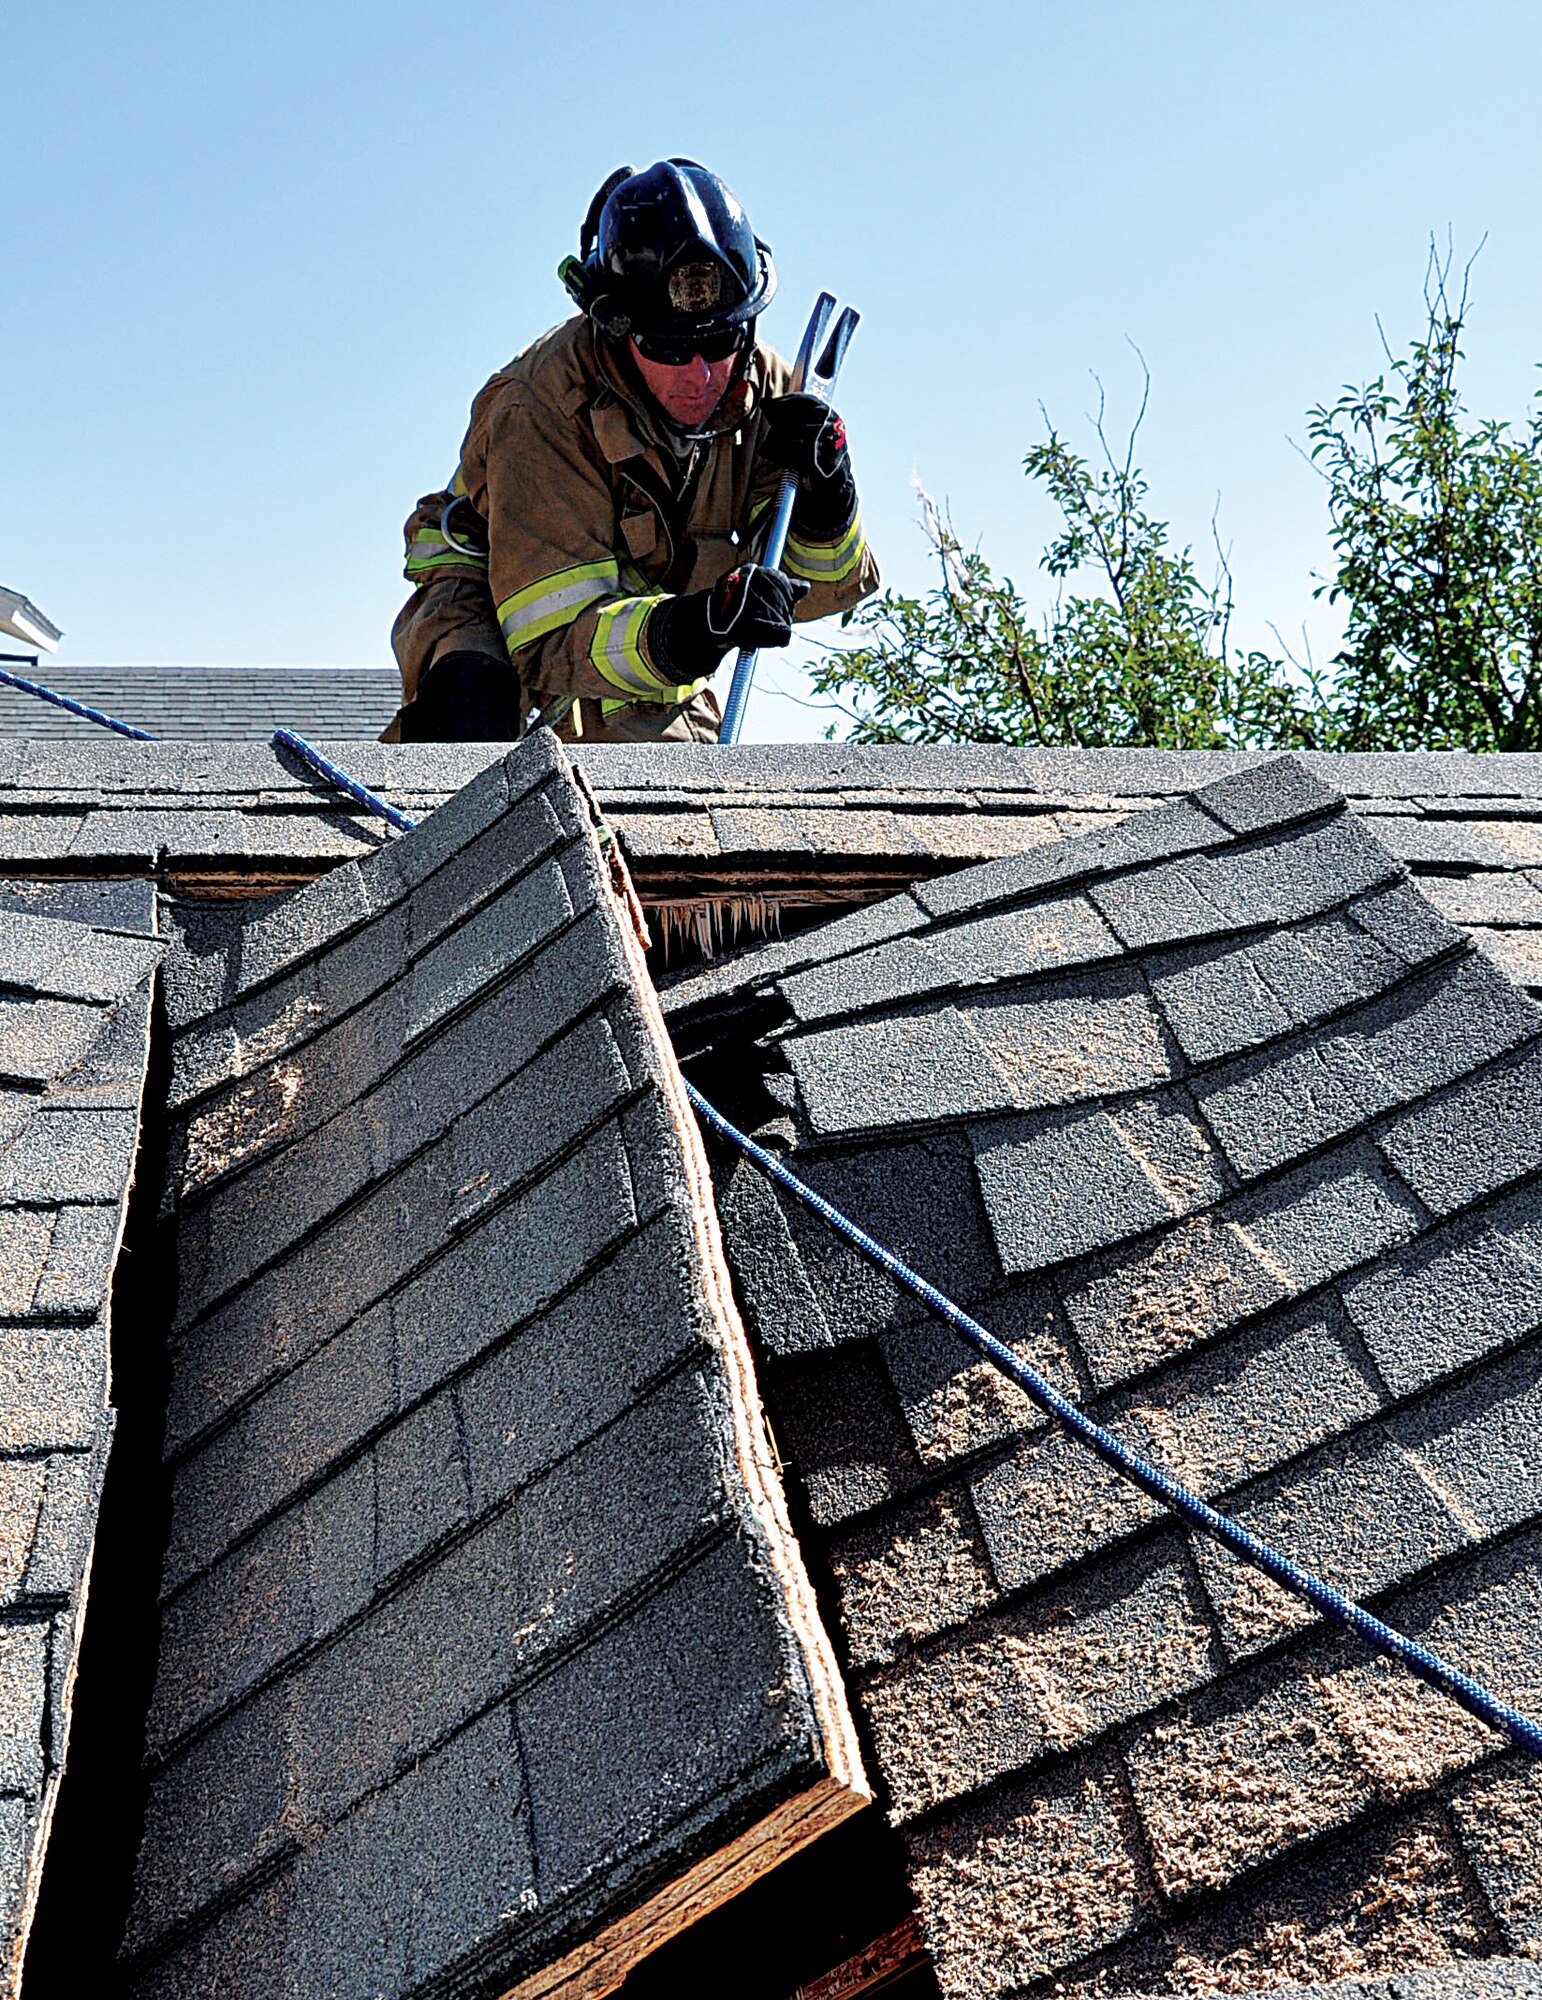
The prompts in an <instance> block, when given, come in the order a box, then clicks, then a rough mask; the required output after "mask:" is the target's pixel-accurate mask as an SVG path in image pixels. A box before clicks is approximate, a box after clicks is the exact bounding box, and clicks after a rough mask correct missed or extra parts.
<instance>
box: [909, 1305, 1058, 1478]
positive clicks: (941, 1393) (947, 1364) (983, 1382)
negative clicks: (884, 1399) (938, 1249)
mask: <svg viewBox="0 0 1542 2000" xmlns="http://www.w3.org/2000/svg"><path fill="white" fill-rule="evenodd" d="M971 1307H972V1310H973V1312H974V1315H975V1317H976V1318H977V1319H979V1320H980V1322H981V1324H982V1325H984V1326H985V1327H987V1328H988V1330H989V1331H990V1332H991V1333H993V1334H994V1335H995V1336H996V1338H997V1339H998V1340H1002V1341H1005V1342H1006V1344H1007V1345H1008V1346H1009V1347H1010V1348H1011V1349H1012V1350H1013V1352H1014V1353H1015V1354H1016V1355H1017V1357H1018V1359H1019V1360H1021V1361H1025V1362H1026V1363H1027V1364H1028V1365H1029V1367H1031V1368H1035V1369H1037V1370H1038V1372H1039V1373H1040V1374H1041V1375H1044V1376H1046V1377H1047V1378H1048V1379H1049V1381H1050V1382H1051V1383H1052V1384H1053V1385H1054V1387H1055V1388H1057V1389H1058V1390H1060V1392H1061V1393H1062V1394H1063V1395H1067V1396H1070V1397H1071V1398H1072V1399H1073V1400H1074V1399H1075V1398H1076V1396H1077V1395H1078V1393H1079V1390H1080V1386H1081V1385H1080V1381H1079V1379H1078V1373H1077V1368H1076V1364H1075V1361H1074V1359H1073V1358H1072V1356H1071V1354H1070V1351H1069V1343H1068V1341H1067V1339H1066V1335H1065V1329H1064V1327H1063V1326H1062V1325H1061V1322H1060V1318H1059V1315H1058V1314H1057V1313H1056V1311H1055V1308H1054V1303H1053V1300H1052V1299H1051V1297H1050V1296H1049V1294H1048V1293H1045V1292H1037V1291H1035V1289H1034V1288H1033V1287H1032V1286H1017V1287H1014V1288H1013V1289H1011V1290H1008V1291H1004V1292H1002V1293H1000V1294H998V1295H997V1296H996V1297H995V1298H991V1299H984V1300H979V1299H977V1300H972V1301H971ZM881 1346H882V1350H883V1356H884V1361H885V1363H886V1365H887V1367H888V1371H889V1375H890V1377H891V1379H892V1380H893V1383H894V1388H895V1393H896V1394H897V1395H898V1397H899V1401H900V1408H901V1410H902V1412H903V1414H904V1418H905V1422H906V1425H907V1426H908V1428H909V1431H910V1435H911V1437H912V1439H913V1440H914V1442H915V1447H916V1450H917V1451H918V1452H919V1454H920V1456H921V1458H922V1459H923V1460H924V1461H925V1462H927V1463H928V1464H932V1465H945V1464H949V1463H951V1462H952V1460H954V1459H956V1458H959V1457H961V1456H962V1455H964V1454H965V1453H968V1452H974V1451H978V1450H980V1449H981V1448H982V1447H983V1446H985V1445H990V1444H997V1443H1000V1442H1001V1440H1002V1439H1004V1438H1008V1437H1011V1436H1013V1435H1014V1434H1015V1433H1017V1432H1019V1431H1022V1430H1025V1429H1031V1428H1035V1427H1037V1426H1038V1425H1041V1424H1043V1423H1045V1422H1047V1421H1048V1420H1047V1419H1046V1418H1045V1417H1044V1416H1043V1415H1042V1414H1041V1413H1040V1411H1039V1407H1038V1405H1037V1404H1036V1403H1034V1402H1033V1401H1032V1400H1031V1399H1030V1398H1029V1396H1028V1395H1027V1393H1026V1392H1025V1391H1024V1390H1022V1389H1019V1388H1018V1387H1017V1385H1016V1384H1015V1383H1014V1382H1012V1381H1010V1380H1009V1379H1008V1378H1007V1377H1006V1376H1005V1375H1003V1374H1001V1372H1000V1371H999V1370H998V1369H996V1368H995V1367H993V1366H992V1364H991V1363H989V1362H988V1361H986V1360H984V1359H983V1358H982V1357H981V1356H980V1355H979V1354H977V1353H976V1352H975V1350H974V1349H973V1348H972V1347H970V1346H968V1345H967V1344H966V1343H965V1342H964V1341H963V1340H962V1339H961V1338H960V1337H959V1336H958V1335H957V1334H955V1333H953V1332H952V1331H951V1330H950V1329H949V1328H948V1327H947V1326H945V1325H944V1324H943V1323H942V1322H941V1321H940V1320H935V1319H923V1320H921V1321H919V1322H918V1323H917V1324H916V1325H914V1326H907V1327H903V1328H901V1329H900V1330H899V1331H898V1332H896V1333H890V1334H886V1335H885V1336H884V1337H883V1340H882V1342H881Z"/></svg>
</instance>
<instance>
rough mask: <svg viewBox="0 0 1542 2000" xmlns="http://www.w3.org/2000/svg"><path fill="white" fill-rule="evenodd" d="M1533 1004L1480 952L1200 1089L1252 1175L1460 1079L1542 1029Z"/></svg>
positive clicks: (1237, 1161)
mask: <svg viewBox="0 0 1542 2000" xmlns="http://www.w3.org/2000/svg"><path fill="white" fill-rule="evenodd" d="M1539 1025H1542V1014H1539V1013H1538V1011H1537V1009H1536V1008H1535V1007H1534V1006H1533V1005H1532V1003H1531V1002H1530V1001H1528V1000H1526V999H1525V998H1524V997H1523V996H1522V995H1521V994H1519V993H1517V992H1516V991H1515V989H1514V987H1512V986H1511V985H1510V984H1509V982H1508V981H1507V980H1505V979H1503V978H1502V977H1501V976H1500V975H1499V974H1498V973H1496V972H1495V971H1494V970H1493V969H1492V968H1491V967H1490V966H1488V965H1487V964H1485V962H1484V961H1483V960H1482V959H1481V958H1478V957H1476V956H1474V955H1468V956H1467V957H1465V958H1462V959H1458V960H1456V961H1454V962H1453V963H1452V964H1450V965H1448V966H1445V967H1443V968H1441V969H1440V970H1439V971H1436V972H1434V973H1431V974H1429V975H1427V976H1426V978H1424V979H1423V980H1421V981H1419V982H1417V983H1415V984H1414V985H1412V986H1410V987H1408V988H1406V989H1405V990H1403V991H1401V992H1399V993H1397V994H1394V995H1392V996H1391V997H1390V998H1388V999H1385V1000H1381V1001H1377V1002H1375V1003H1373V1004H1372V1005H1371V1006H1369V1007H1366V1008H1364V1009H1362V1010H1361V1011H1359V1012H1357V1013H1354V1014H1352V1015H1348V1016H1346V1017H1345V1018H1344V1019H1343V1020H1341V1021H1339V1022H1337V1023H1336V1024H1335V1025H1334V1027H1333V1031H1332V1032H1331V1034H1317V1035H1314V1036H1312V1037H1310V1038H1309V1039H1306V1040H1304V1041H1299V1042H1292V1043H1291V1044H1289V1045H1287V1046H1286V1047H1284V1048H1282V1049H1279V1050H1271V1051H1266V1052H1264V1053H1262V1054H1260V1055H1257V1056H1253V1057H1249V1058H1245V1059H1244V1060H1242V1061H1240V1062H1239V1063H1237V1064H1235V1065H1233V1066H1232V1067H1231V1068H1229V1069H1226V1070H1222V1071H1218V1072H1215V1073H1213V1074H1211V1075H1209V1076H1206V1077H1205V1078H1204V1079H1203V1080H1202V1081H1201V1082H1198V1083H1197V1084H1196V1085H1195V1095H1196V1097H1197V1098H1198V1101H1199V1106H1200V1109H1201V1111H1202V1112H1203V1113H1204V1115H1205V1118H1206V1119H1207V1121H1208V1122H1209V1124H1210V1126H1211V1128H1212V1129H1213V1131H1214V1132H1215V1135H1216V1137H1217V1138H1218V1139H1219V1140H1220V1142H1221V1145H1222V1146H1223V1147H1224V1148H1225V1151H1226V1155H1227V1158H1228V1159H1229V1160H1230V1161H1231V1164H1232V1165H1233V1166H1234V1167H1235V1168H1236V1169H1237V1171H1238V1173H1240V1174H1242V1175H1243V1176H1245V1177H1251V1176H1253V1175H1256V1174H1260V1173H1266V1172H1268V1171H1270V1170H1271V1169H1273V1168H1275V1167H1277V1166H1280V1165H1282V1164H1283V1163H1285V1162H1286V1161H1289V1160H1292V1159H1298V1158H1300V1157H1301V1155H1302V1154H1304V1153H1307V1152H1310V1151H1312V1150H1313V1149H1314V1148H1315V1147H1317V1146H1321V1145H1323V1144H1325V1143H1327V1142H1328V1141H1330V1140H1333V1139H1336V1138H1339V1137H1342V1136H1343V1135H1344V1134H1345V1133H1347V1132H1350V1131H1353V1130H1354V1129H1355V1127H1356V1126H1358V1125H1362V1124H1365V1123H1367V1122H1368V1121H1369V1120H1370V1119H1372V1118H1374V1117H1376V1116H1377V1115H1378V1114H1379V1113H1382V1112H1385V1111H1389V1110H1392V1109H1394V1108H1395V1107H1397V1106H1398V1105H1400V1104H1403V1103H1408V1102H1411V1101H1413V1100H1415V1099H1417V1098H1420V1097H1422V1096H1424V1095H1425V1094H1426V1093H1427V1092H1429V1091H1431V1090H1436V1089H1438V1088H1439V1087H1440V1086H1441V1085H1442V1084H1447V1083H1451V1082H1453V1081H1454V1080H1455V1079H1456V1078H1457V1077H1459V1076H1462V1075H1463V1074H1465V1073H1466V1072H1467V1071H1469V1070H1472V1069H1476V1068H1477V1067H1478V1066H1479V1065H1480V1064H1482V1063H1485V1062H1487V1061H1488V1060H1489V1059H1490V1058H1491V1057H1493V1056H1496V1055H1499V1054H1501V1053H1502V1052H1503V1051H1504V1050H1505V1049H1507V1048H1513V1047H1514V1046H1515V1044H1516V1043H1518V1042H1521V1041H1524V1040H1526V1039H1528V1038H1529V1037H1530V1036H1532V1035H1534V1034H1535V1033H1536V1031H1537V1028H1538V1027H1539Z"/></svg>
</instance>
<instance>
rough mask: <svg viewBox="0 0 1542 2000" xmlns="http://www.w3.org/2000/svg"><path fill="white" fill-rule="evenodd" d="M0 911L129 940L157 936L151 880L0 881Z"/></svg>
mask: <svg viewBox="0 0 1542 2000" xmlns="http://www.w3.org/2000/svg"><path fill="white" fill-rule="evenodd" d="M0 910H15V911H18V912H19V913H20V914H21V915H23V916H30V917H53V918H55V919H58V920H60V921H62V922H65V923H72V924H90V925H91V926H92V927H93V928H94V929H96V930H103V931H125V932H127V933H128V934H129V935H130V936H132V937H154V936H155V934H156V910H155V884H154V883H153V882H150V881H141V882H136V881H132V880H109V881H93V880H86V881H78V882H69V881H46V880H45V881H37V882H20V881H8V882H0Z"/></svg>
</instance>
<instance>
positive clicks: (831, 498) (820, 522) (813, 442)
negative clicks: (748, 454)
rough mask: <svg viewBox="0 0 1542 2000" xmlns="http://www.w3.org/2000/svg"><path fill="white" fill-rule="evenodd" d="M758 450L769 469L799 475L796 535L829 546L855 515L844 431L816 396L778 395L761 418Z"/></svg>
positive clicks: (794, 515)
mask: <svg viewBox="0 0 1542 2000" xmlns="http://www.w3.org/2000/svg"><path fill="white" fill-rule="evenodd" d="M761 421H762V423H763V425H764V428H763V430H762V431H761V439H760V448H761V450H762V451H763V452H764V453H765V455H766V457H767V458H768V459H769V460H770V461H771V463H772V464H773V465H780V466H782V467H784V468H785V469H786V470H787V471H788V472H795V473H796V474H797V475H798V499H797V504H796V505H795V506H794V508H793V510H792V525H793V531H794V533H795V534H798V535H802V536H806V537H807V538H808V539H810V540H811V541H816V542H820V541H823V542H833V541H834V540H835V539H836V538H837V536H839V535H840V534H841V533H842V532H843V531H844V530H845V529H847V528H849V527H850V525H851V518H852V516H853V515H854V514H855V513H856V511H857V482H856V481H855V479H853V478H852V476H851V454H850V452H848V451H847V449H846V426H845V424H844V423H843V422H842V421H841V419H840V417H838V416H837V415H836V413H835V411H834V410H832V409H831V408H830V406H829V404H828V403H824V402H821V401H820V399H819V397H818V396H805V395H797V396H777V397H774V398H773V399H772V400H771V401H770V402H769V403H767V404H766V406H765V410H764V412H763V415H762V419H761Z"/></svg>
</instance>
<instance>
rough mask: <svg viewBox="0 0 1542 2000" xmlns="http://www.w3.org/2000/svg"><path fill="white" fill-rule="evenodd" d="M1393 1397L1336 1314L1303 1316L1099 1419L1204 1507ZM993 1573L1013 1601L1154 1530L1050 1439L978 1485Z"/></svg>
mask: <svg viewBox="0 0 1542 2000" xmlns="http://www.w3.org/2000/svg"><path fill="white" fill-rule="evenodd" d="M1382 1402H1383V1396H1382V1392H1381V1389H1380V1387H1379V1385H1378V1384H1377V1383H1376V1382H1375V1381H1374V1379H1373V1378H1372V1376H1371V1373H1370V1371H1369V1369H1368V1368H1367V1366H1366V1365H1365V1364H1364V1363H1363V1362H1362V1361H1361V1359H1360V1357H1359V1355H1358V1353H1357V1351H1356V1348H1355V1345H1354V1342H1353V1339H1352V1337H1349V1336H1347V1335H1346V1332H1345V1330H1344V1328H1343V1326H1342V1323H1341V1320H1340V1318H1339V1315H1338V1313H1337V1311H1336V1309H1334V1308H1328V1307H1324V1306H1321V1305H1314V1306H1312V1307H1309V1308H1297V1309H1295V1310H1292V1311H1288V1312H1286V1313H1285V1314H1283V1315H1281V1316H1272V1317H1271V1318H1270V1319H1269V1320H1267V1321H1265V1322H1263V1323H1261V1324H1260V1325H1258V1326H1256V1327H1253V1328H1251V1329H1249V1330H1248V1331H1247V1332H1246V1333H1244V1334H1242V1335H1240V1336H1238V1337H1236V1338H1234V1339H1233V1340H1231V1341H1228V1342H1227V1343H1226V1344H1225V1345H1224V1346H1222V1347H1220V1348H1217V1349H1211V1350H1206V1351H1201V1352H1199V1353H1196V1354H1192V1355H1189V1356H1187V1357H1185V1358H1184V1359H1182V1360H1180V1361H1179V1362H1178V1363H1177V1364H1175V1365H1174V1366H1173V1367H1171V1368H1169V1369H1167V1370H1164V1372H1163V1373H1162V1374H1160V1375H1159V1376H1157V1377H1156V1378H1155V1380H1153V1381H1148V1382H1145V1383H1142V1384H1141V1385H1140V1386H1139V1387H1138V1388H1137V1389H1135V1390H1132V1391H1130V1392H1128V1393H1127V1394H1125V1395H1124V1396H1121V1397H1119V1398H1118V1399H1116V1400H1114V1401H1111V1402H1108V1403H1105V1404H1104V1405H1102V1406H1101V1407H1098V1408H1095V1410H1094V1412H1093V1413H1094V1414H1095V1415H1096V1416H1097V1418H1098V1421H1099V1422H1100V1423H1102V1424H1103V1425H1104V1426H1105V1427H1106V1428H1108V1429H1110V1430H1112V1431H1113V1432H1114V1433H1115V1435H1116V1436H1118V1437H1119V1438H1120V1439H1121V1440H1122V1442H1124V1443H1125V1444H1126V1445H1128V1446H1129V1447H1130V1448H1131V1449H1132V1450H1135V1451H1138V1452H1140V1453H1142V1454H1143V1455H1144V1456H1145V1457H1147V1458H1149V1459H1151V1460H1152V1461H1153V1462H1154V1463H1156V1464H1157V1465H1159V1466H1160V1467H1162V1468H1163V1469H1164V1470H1165V1471H1166V1472H1168V1473H1170V1474H1171V1475H1172V1476H1173V1477H1174V1478H1176V1479H1178V1480H1180V1481H1182V1483H1183V1484H1184V1485H1186V1486H1188V1487H1189V1488H1190V1489H1191V1490H1193V1491H1195V1492H1198V1493H1199V1494H1201V1495H1203V1496H1207V1497H1212V1498H1213V1497H1216V1496H1219V1495H1221V1494H1223V1493H1224V1492H1225V1491H1226V1490H1227V1489H1228V1488H1229V1487H1233V1486H1236V1485H1238V1484H1239V1483H1241V1482H1242V1481H1244V1480H1248V1479H1251V1478H1253V1477H1255V1476H1256V1475H1258V1474H1261V1473H1265V1472H1267V1471H1268V1470H1269V1469H1270V1468H1271V1467H1273V1466H1276V1465H1279V1464H1280V1463H1282V1462H1283V1461H1284V1460H1287V1459H1290V1458H1293V1457H1295V1456H1296V1455H1297V1454H1298V1453H1300V1452H1303V1451H1306V1450H1309V1449H1310V1448H1311V1447H1312V1446H1313V1445H1315V1444H1319V1443H1321V1442H1323V1441H1324V1440H1326V1439H1328V1438H1332V1437H1336V1436H1338V1435H1340V1434H1341V1433H1343V1432H1345V1431H1347V1430H1349V1429H1350V1428H1351V1427H1352V1426H1354V1425H1356V1424H1359V1423H1361V1422H1363V1421H1364V1420H1365V1419H1366V1418H1367V1417H1369V1416H1371V1415H1373V1414H1374V1413H1375V1412H1376V1411H1377V1410H1378V1409H1379V1408H1380V1407H1381V1405H1382ZM973 1492H974V1500H975V1507H976V1510H977V1512H978V1515H979V1519H980V1524H981V1528H982V1530H983V1532H984V1535H985V1540H986V1545H987V1547H988V1548H989V1550H990V1556H991V1563H992V1567H993V1568H994V1570H995V1573H996V1576H997V1579H998V1581H999V1582H1000V1583H1001V1585H1002V1588H1003V1589H1007V1590H1015V1589H1020V1588H1022V1587H1023V1586H1024V1585H1027V1584H1032V1583H1035V1582H1038V1581H1039V1580H1040V1579H1042V1578H1044V1577H1046V1576H1049V1575H1052V1574H1053V1573H1054V1572H1055V1571H1056V1570H1058V1569H1061V1568H1063V1567H1064V1566H1065V1565H1066V1564H1067V1563H1071V1562H1076V1561H1080V1560H1081V1559H1082V1558H1084V1557H1086V1556H1088V1555H1090V1554H1092V1553H1093V1552H1094V1551H1095V1550H1097V1549H1100V1548H1103V1547H1105V1546H1107V1545H1109V1544H1110V1543H1112V1542H1115V1541H1117V1540H1119V1539H1120V1538H1121V1537H1123V1536H1125V1535H1127V1534H1130V1533H1132V1532H1133V1531H1134V1530H1135V1529H1136V1528H1138V1527H1141V1526H1143V1525H1144V1524H1145V1523H1146V1522H1148V1521H1150V1520H1152V1519H1153V1518H1155V1514H1156V1511H1157V1510H1156V1508H1155V1506H1154V1504H1153V1503H1152V1502H1150V1501H1148V1500H1147V1499H1146V1498H1145V1497H1144V1496H1143V1495H1142V1494H1141V1493H1139V1492H1138V1491H1137V1489H1136V1488H1134V1487H1133V1486H1129V1485H1127V1484H1125V1483H1124V1482H1123V1481H1122V1480H1121V1479H1120V1478H1119V1477H1118V1476H1117V1475H1116V1474H1115V1473H1114V1472H1112V1471H1111V1470H1110V1468H1109V1467H1108V1466H1106V1465H1104V1464H1103V1462H1102V1461H1101V1460H1100V1459H1097V1458H1095V1457H1093V1455H1092V1454H1091V1453H1090V1452H1089V1451H1087V1450H1086V1449H1085V1447H1083V1446H1081V1445H1078V1444H1076V1443H1075V1442H1073V1440H1072V1439H1070V1438H1069V1437H1067V1436H1065V1435H1064V1434H1062V1433H1060V1432H1059V1431H1052V1432H1049V1433H1048V1434H1046V1435H1044V1436H1041V1437H1037V1438H1029V1439H1027V1440H1025V1441H1024V1442H1023V1443H1021V1444H1019V1445H1017V1446H1016V1447H1015V1448H1014V1450H1013V1453H1012V1455H1011V1456H1010V1457H1008V1458H1006V1459H1003V1460H1001V1461H1000V1462H999V1463H998V1464H996V1465H995V1466H992V1467H991V1468H989V1469H988V1470H986V1471H984V1472H983V1473H980V1474H978V1475H977V1476H976V1477H975V1479H974V1481H973Z"/></svg>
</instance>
